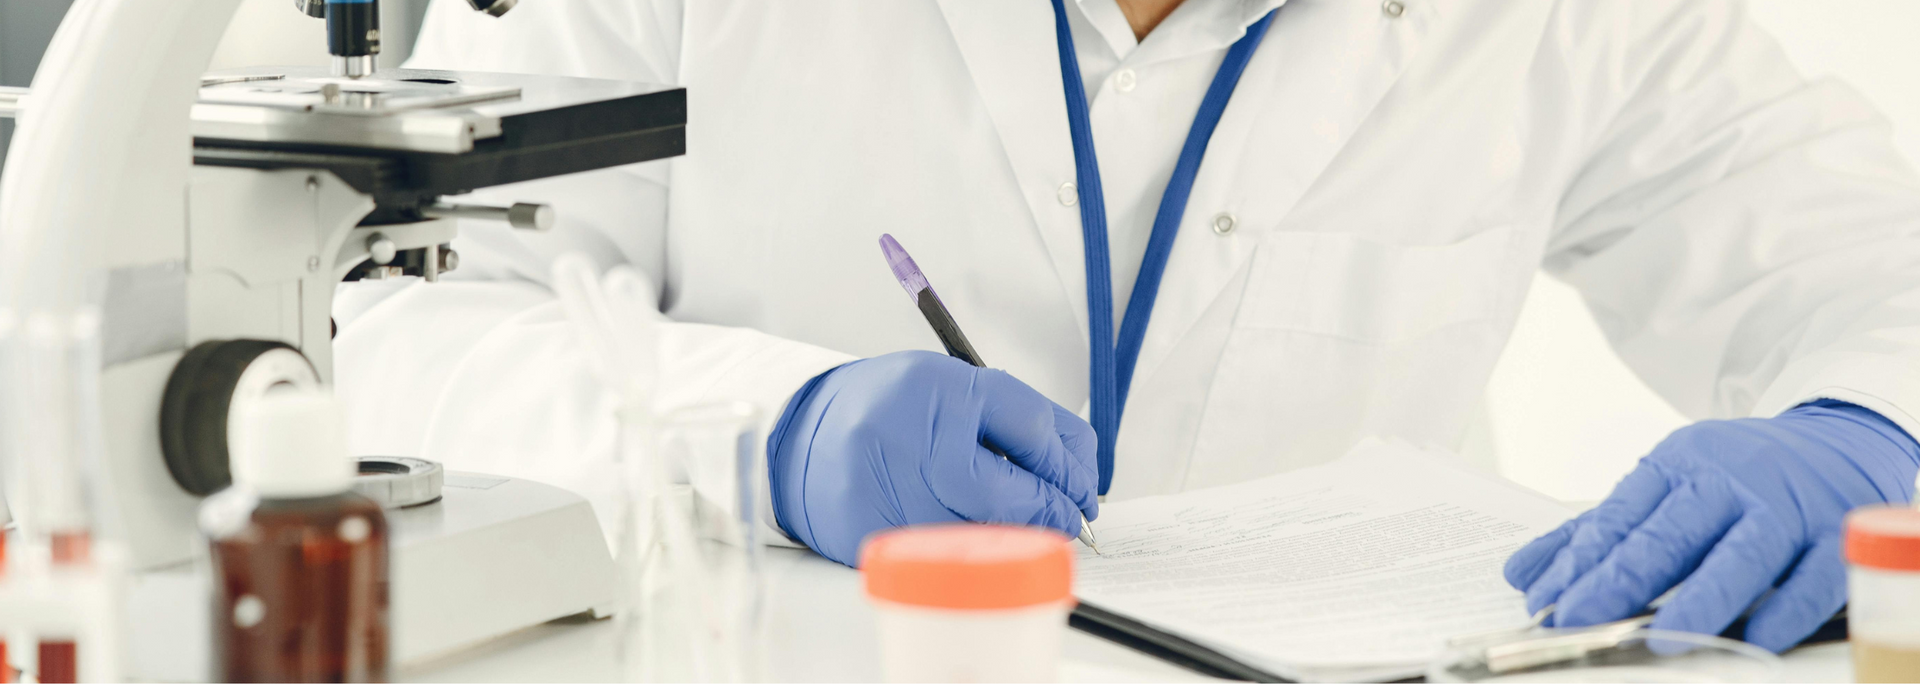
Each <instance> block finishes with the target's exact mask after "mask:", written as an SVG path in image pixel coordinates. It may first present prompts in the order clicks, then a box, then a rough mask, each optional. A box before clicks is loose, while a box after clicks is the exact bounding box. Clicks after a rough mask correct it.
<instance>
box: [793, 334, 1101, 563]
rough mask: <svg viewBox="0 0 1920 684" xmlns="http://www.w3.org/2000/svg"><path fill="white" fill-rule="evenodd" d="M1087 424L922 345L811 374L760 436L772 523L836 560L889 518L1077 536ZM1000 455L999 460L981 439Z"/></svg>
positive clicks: (1092, 507) (1085, 492) (1086, 477)
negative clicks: (764, 450)
mask: <svg viewBox="0 0 1920 684" xmlns="http://www.w3.org/2000/svg"><path fill="white" fill-rule="evenodd" d="M1094 446H1095V438H1094V432H1093V427H1092V426H1090V425H1088V424H1087V423H1086V421H1083V420H1081V419H1080V418H1079V417H1078V416H1075V415H1074V414H1073V412H1071V411H1068V410H1066V409H1065V408H1062V407H1061V406H1060V405H1058V404H1055V403H1053V402H1052V401H1050V400H1048V399H1047V398H1046V397H1045V396H1043V395H1041V394H1040V393H1039V392H1037V391H1035V390H1034V389H1033V388H1031V387H1028V386H1027V385H1026V384H1024V383H1022V382H1020V381H1019V380H1016V379H1014V377H1013V376H1011V375H1008V374H1006V373H1005V372H1003V371H998V370H992V369H986V368H976V367H973V366H971V365H968V364H967V363H966V362H963V361H960V360H958V359H954V358H951V357H947V356H942V355H939V354H935V353H932V352H922V351H910V352H899V353H894V354H888V355H885V356H880V357H875V358H871V359H863V360H860V361H855V362H852V363H849V364H846V365H844V366H840V367H839V368H835V369H833V370H830V371H827V372H826V373H823V374H821V375H819V376H818V377H815V378H814V379H813V380H811V381H809V382H808V383H807V384H806V386H804V387H802V388H801V389H800V391H798V392H796V393H795V394H794V396H793V398H792V399H791V400H789V402H788V404H787V407H786V410H785V412H784V413H783V414H782V415H781V416H780V420H779V422H778V423H776V424H775V426H774V429H773V434H771V435H770V436H769V437H768V439H767V464H768V473H769V478H770V480H769V484H770V485H771V489H772V491H773V508H774V516H775V518H776V519H777V520H778V522H779V524H780V528H781V529H782V530H784V531H786V533H787V534H788V535H789V536H791V537H793V538H794V539H797V540H799V541H800V542H802V543H804V544H806V545H807V546H809V547H812V548H813V549H814V550H815V551H818V552H819V553H820V554H821V555H823V556H826V557H827V558H830V559H832V560H835V561H838V562H840V563H844V564H847V565H852V564H854V562H855V560H856V559H858V557H859V550H860V541H861V540H862V539H864V538H865V537H866V536H867V535H868V534H870V533H872V532H875V531H878V530H882V529H886V528H889V527H897V526H900V525H909V524H919V523H932V522H954V521H963V520H970V521H975V522H1001V523H1018V524H1026V525H1038V526H1044V527H1051V528H1054V529H1057V530H1060V531H1061V532H1064V533H1066V534H1067V535H1068V536H1074V535H1077V534H1079V532H1080V525H1081V516H1082V514H1085V516H1086V518H1088V519H1092V518H1094V517H1097V516H1098V515H1099V505H1100V504H1099V501H1098V499H1097V497H1096V495H1095V493H1094V490H1095V487H1096V486H1097V483H1098V481H1099V480H1098V476H1097V475H1096V474H1095V472H1096V471H1095V469H1094ZM989 447H992V448H997V449H999V450H1000V451H1001V452H1003V453H1005V454H1006V456H1007V457H1006V458H1004V459H1003V458H1001V457H1000V456H998V455H996V454H994V453H993V451H991V450H990V449H989Z"/></svg>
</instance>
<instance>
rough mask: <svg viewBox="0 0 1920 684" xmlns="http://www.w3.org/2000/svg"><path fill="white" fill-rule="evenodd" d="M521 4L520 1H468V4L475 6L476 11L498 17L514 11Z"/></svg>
mask: <svg viewBox="0 0 1920 684" xmlns="http://www.w3.org/2000/svg"><path fill="white" fill-rule="evenodd" d="M519 2H520V0H467V4H469V5H473V8H474V9H475V10H478V11H481V12H486V13H487V14H491V15H493V16H496V17H497V16H500V15H502V14H506V13H507V10H511V9H513V6H514V5H516V4H519Z"/></svg>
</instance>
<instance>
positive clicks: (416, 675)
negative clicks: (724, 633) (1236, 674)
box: [397, 549, 1853, 682]
mask: <svg viewBox="0 0 1920 684" xmlns="http://www.w3.org/2000/svg"><path fill="white" fill-rule="evenodd" d="M768 561H769V566H770V568H771V570H772V579H771V582H770V584H771V589H770V594H771V595H770V596H769V601H770V608H769V610H770V614H769V616H768V617H769V620H770V623H771V624H770V628H771V637H772V638H771V639H770V640H769V641H770V642H771V643H770V644H769V648H770V649H771V653H770V654H769V659H770V667H771V670H772V671H771V673H770V674H771V676H772V677H773V678H774V679H776V680H779V681H804V682H811V681H836V682H845V681H878V680H879V679H880V670H879V662H878V658H877V656H876V655H875V651H876V649H877V648H878V646H877V643H876V641H875V639H876V637H875V634H874V625H873V615H872V609H871V608H869V607H868V605H867V602H866V599H865V597H864V596H862V595H861V591H860V576H859V574H858V573H856V572H855V571H853V570H851V569H849V568H846V567H844V566H841V565H838V564H836V563H833V562H830V561H827V560H825V559H823V558H820V557H819V556H816V555H814V554H812V553H811V552H807V551H802V550H797V549H770V550H769V553H768ZM614 631H615V630H614V626H613V621H611V620H584V619H581V620H562V621H556V622H550V623H547V624H544V625H540V626H537V627H533V628H529V629H526V630H522V631H520V632H518V633H515V634H512V635H508V636H506V637H502V638H501V639H498V640H495V641H493V642H490V643H488V644H485V645H483V646H480V647H477V648H474V649H470V650H467V651H463V652H460V653H456V654H453V655H449V656H446V657H443V658H440V659H438V660H435V661H432V662H428V663H424V664H420V665H417V666H412V667H407V668H403V669H402V670H401V671H400V672H398V673H397V674H398V675H399V676H398V679H399V680H400V681H421V682H612V681H620V679H621V672H620V667H619V665H618V663H617V662H616V661H615V659H614V636H615V634H614ZM1065 648H1066V653H1065V656H1066V657H1065V662H1064V663H1063V664H1062V667H1061V673H1060V676H1061V679H1062V680H1063V681H1069V682H1079V681H1087V682H1091V681H1111V682H1129V681H1202V680H1205V679H1206V678H1205V677H1202V676H1200V675H1197V674H1195V673H1193V672H1191V671H1188V670H1185V669H1182V668H1179V667H1176V666H1174V665H1170V664H1167V663H1165V662H1163V661H1160V660H1157V659H1155V658H1152V657H1149V656H1146V655H1143V654H1141V653H1139V652H1137V651H1134V650H1132V649H1128V648H1126V647H1124V646H1120V645H1117V644H1114V643H1112V642H1109V641H1106V640H1104V639H1101V638H1099V637H1095V636H1091V635H1088V634H1086V633H1084V632H1080V631H1078V630H1069V635H1068V637H1067V640H1066V646H1065ZM1847 657H1848V656H1847V648H1846V645H1845V644H1826V645H1821V646H1815V647H1811V648H1806V649H1801V650H1799V651H1795V652H1793V653H1790V654H1788V655H1787V657H1786V665H1787V669H1786V672H1785V676H1784V677H1783V681H1789V682H1803V681H1804V682H1847V681H1852V680H1853V668H1852V666H1851V665H1850V664H1849V663H1848V659H1847Z"/></svg>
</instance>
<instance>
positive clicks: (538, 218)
mask: <svg viewBox="0 0 1920 684" xmlns="http://www.w3.org/2000/svg"><path fill="white" fill-rule="evenodd" d="M553 214H554V212H553V205H551V204H532V203H528V202H514V203H513V206H511V207H507V225H509V226H513V227H515V228H519V229H521V230H531V231H535V232H541V233H544V232H547V231H549V230H553V219H554V215H553Z"/></svg>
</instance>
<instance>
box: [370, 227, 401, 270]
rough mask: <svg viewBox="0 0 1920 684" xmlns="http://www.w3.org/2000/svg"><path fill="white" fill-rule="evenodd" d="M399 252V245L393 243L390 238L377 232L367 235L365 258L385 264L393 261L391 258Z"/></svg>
mask: <svg viewBox="0 0 1920 684" xmlns="http://www.w3.org/2000/svg"><path fill="white" fill-rule="evenodd" d="M399 254H400V246H399V245H396V244H393V240H392V239H391V238H388V237H387V236H385V235H381V234H379V233H374V234H372V235H369V236H367V258H368V259H370V260H372V261H373V263H376V264H380V265H382V266H385V265H387V264H390V263H393V258H394V257H395V256H397V255H399Z"/></svg>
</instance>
